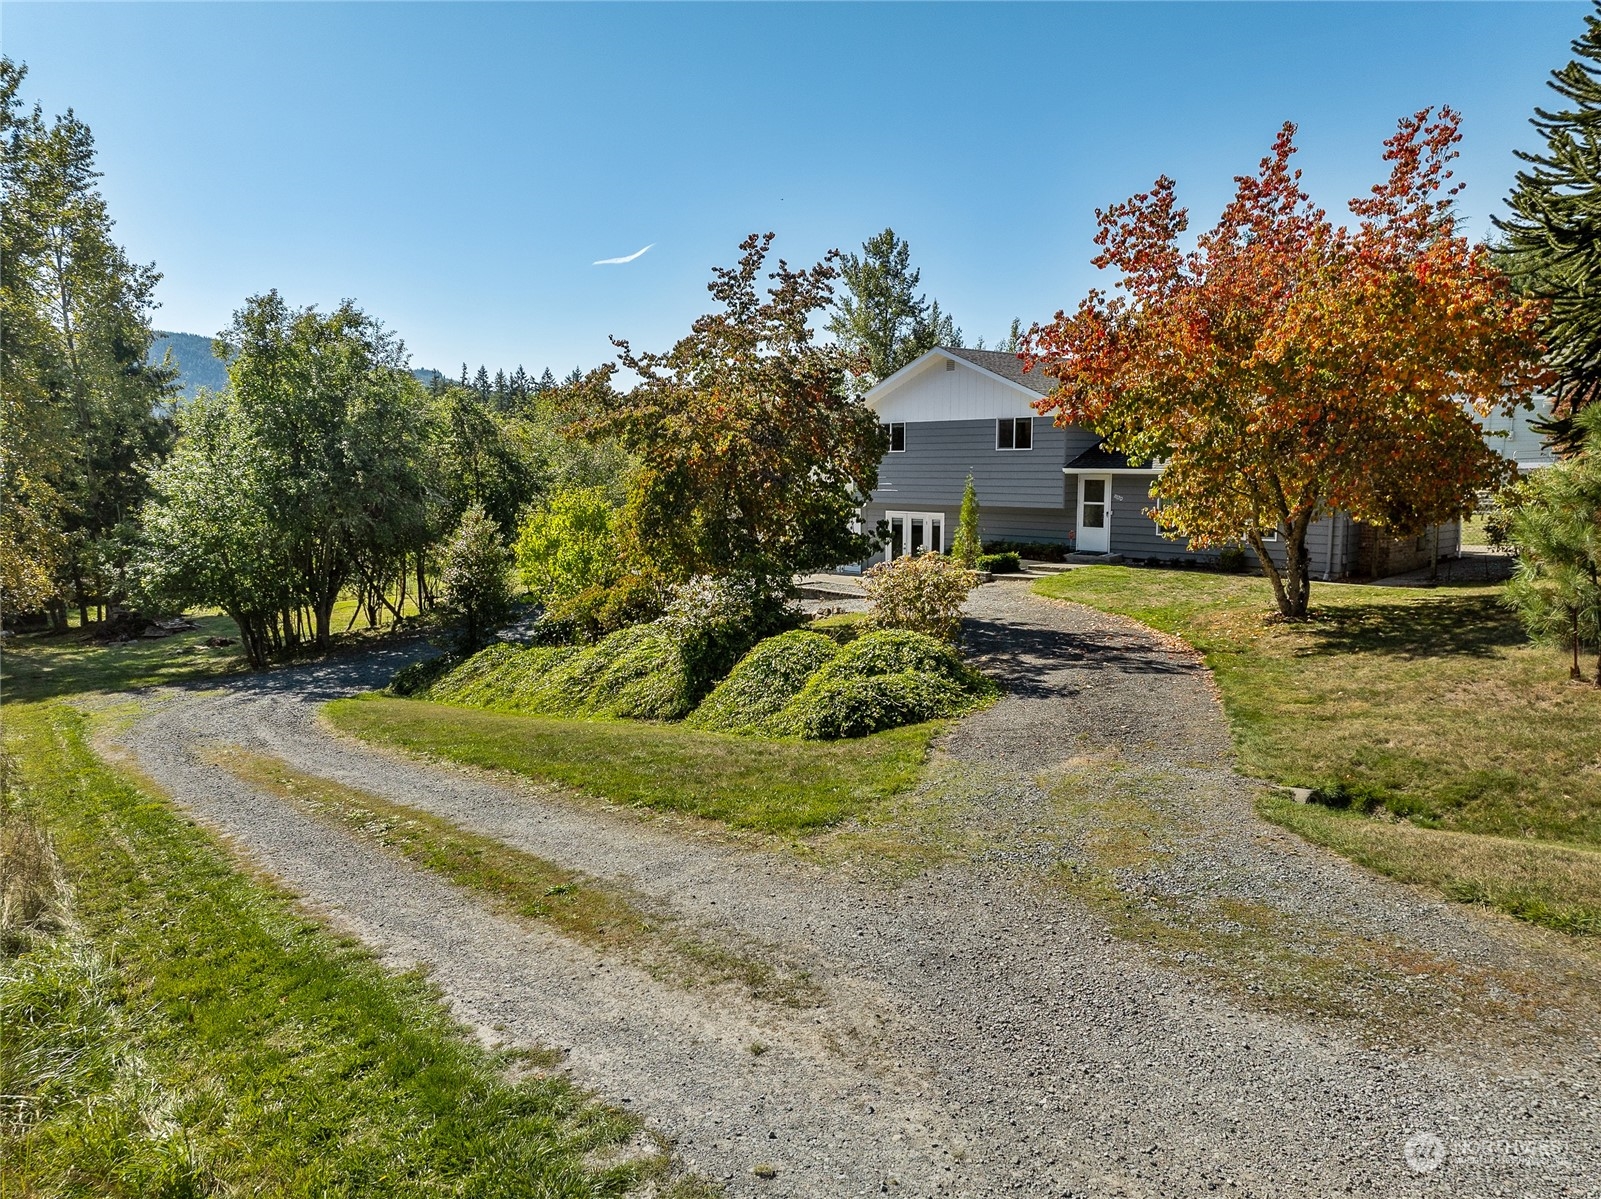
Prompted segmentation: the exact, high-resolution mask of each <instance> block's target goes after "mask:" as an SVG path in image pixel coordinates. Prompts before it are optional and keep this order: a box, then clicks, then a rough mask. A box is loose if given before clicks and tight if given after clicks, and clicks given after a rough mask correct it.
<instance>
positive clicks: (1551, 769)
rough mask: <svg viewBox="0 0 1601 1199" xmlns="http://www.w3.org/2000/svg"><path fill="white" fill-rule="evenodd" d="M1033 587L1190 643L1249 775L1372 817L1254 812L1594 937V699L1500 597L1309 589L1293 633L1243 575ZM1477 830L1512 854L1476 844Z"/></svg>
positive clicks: (1462, 591) (1598, 862)
mask: <svg viewBox="0 0 1601 1199" xmlns="http://www.w3.org/2000/svg"><path fill="white" fill-rule="evenodd" d="M1035 587H1036V590H1037V591H1038V592H1039V593H1040V594H1042V595H1047V596H1052V597H1055V598H1060V599H1067V600H1073V601H1076V602H1078V603H1083V604H1087V605H1089V606H1090V607H1094V608H1099V609H1101V610H1103V611H1107V612H1115V613H1120V614H1122V615H1125V616H1130V617H1133V618H1134V619H1136V620H1139V621H1142V622H1143V623H1145V624H1148V625H1150V626H1152V627H1153V628H1157V629H1160V630H1162V631H1164V632H1168V633H1173V634H1176V635H1178V636H1180V637H1182V638H1183V639H1184V640H1186V641H1188V642H1189V643H1190V644H1191V645H1193V646H1195V647H1196V648H1197V649H1198V650H1200V651H1201V653H1202V654H1203V655H1204V657H1205V659H1206V662H1207V665H1208V666H1210V667H1211V669H1212V672H1213V674H1214V676H1215V677H1216V679H1217V684H1218V688H1219V690H1220V692H1221V694H1222V698H1223V706H1224V709H1225V711H1226V712H1227V714H1228V718H1229V723H1230V726H1231V728H1232V730H1233V734H1234V741H1235V745H1236V748H1237V750H1238V753H1239V759H1240V766H1241V768H1242V769H1243V770H1244V771H1245V772H1246V773H1247V774H1252V775H1255V776H1257V777H1261V778H1265V779H1269V780H1271V781H1274V782H1278V783H1284V784H1289V785H1293V786H1303V787H1313V788H1324V789H1325V790H1329V791H1343V793H1345V794H1346V795H1348V796H1352V797H1354V798H1355V800H1356V802H1357V803H1358V805H1359V806H1361V805H1366V806H1371V807H1374V808H1376V809H1377V812H1376V816H1375V817H1369V818H1361V817H1359V816H1354V815H1351V814H1349V813H1345V812H1337V811H1330V810H1327V809H1323V808H1319V807H1316V806H1309V807H1307V808H1300V809H1297V810H1296V811H1294V812H1291V811H1290V810H1289V809H1286V808H1284V807H1283V806H1282V805H1276V806H1275V805H1273V804H1269V805H1268V806H1266V807H1265V808H1264V812H1265V814H1267V815H1269V816H1270V817H1273V818H1276V819H1278V820H1280V822H1281V823H1285V824H1288V825H1290V826H1291V827H1294V828H1296V829H1297V831H1299V832H1301V833H1303V835H1306V836H1308V837H1310V838H1311V839H1313V840H1318V841H1321V842H1323V843H1325V844H1329V845H1331V846H1333V847H1334V848H1336V849H1340V850H1341V851H1342V852H1346V853H1348V854H1351V856H1353V857H1356V858H1358V859H1359V860H1362V861H1365V862H1366V863H1367V864H1368V865H1371V866H1374V867H1375V868H1378V869H1382V870H1385V871H1386V872H1388V873H1391V874H1395V875H1397V876H1398V877H1403V878H1409V879H1412V880H1413V881H1418V882H1422V883H1425V884H1427V885H1430V886H1434V887H1436V888H1438V889H1439V890H1441V891H1442V892H1443V893H1445V894H1449V895H1452V896H1453V897H1455V898H1461V899H1478V900H1483V901H1487V902H1491V903H1495V904H1496V905H1497V906H1500V907H1503V908H1504V909H1506V910H1508V911H1512V912H1514V913H1515V914H1518V915H1521V916H1524V917H1526V918H1530V919H1536V920H1539V921H1540V922H1541V923H1547V924H1552V925H1553V926H1556V927H1563V928H1567V929H1569V930H1571V931H1597V929H1598V928H1601V925H1598V924H1597V921H1601V856H1598V855H1597V854H1596V853H1595V852H1594V851H1595V850H1597V849H1598V848H1601V689H1598V688H1596V687H1593V686H1589V685H1576V684H1574V683H1571V682H1569V681H1568V678H1567V666H1566V661H1565V659H1564V657H1563V655H1562V654H1561V653H1560V652H1558V651H1556V650H1554V649H1551V648H1548V647H1544V646H1535V645H1531V644H1529V642H1528V640H1527V638H1526V637H1525V636H1524V635H1523V632H1522V630H1521V628H1520V627H1519V625H1518V623H1517V620H1516V619H1515V618H1514V617H1513V615H1512V614H1511V613H1510V612H1509V611H1508V610H1507V609H1506V608H1504V607H1503V606H1502V604H1501V602H1500V591H1501V589H1500V588H1499V587H1496V586H1457V587H1441V588H1438V589H1432V590H1421V589H1402V588H1380V587H1358V586H1346V585H1327V584H1315V585H1314V587H1313V596H1312V601H1313V603H1312V606H1313V619H1312V620H1311V621H1309V622H1307V623H1306V624H1304V625H1286V624H1278V623H1273V622H1270V621H1268V620H1267V619H1266V617H1267V614H1268V613H1269V611H1270V610H1271V608H1272V603H1271V596H1270V592H1269V589H1268V585H1267V583H1266V582H1265V581H1264V580H1262V579H1260V578H1256V577H1243V576H1231V575H1218V574H1210V573H1203V572H1198V571H1196V572H1191V571H1159V570H1139V569H1132V568H1126V567H1092V568H1085V569H1080V570H1074V571H1069V572H1067V573H1065V574H1062V575H1058V576H1055V577H1053V578H1050V579H1045V580H1041V581H1040V582H1039V583H1038V584H1036V585H1035ZM1352 821H1356V822H1357V824H1352V823H1351V822H1352ZM1386 829H1388V830H1390V831H1389V832H1386V831H1385V830H1386ZM1419 829H1426V830H1431V831H1434V832H1438V833H1442V834H1456V835H1457V837H1458V838H1460V837H1461V836H1463V835H1471V840H1469V841H1463V840H1460V839H1456V840H1453V839H1452V838H1451V837H1449V836H1447V837H1445V838H1443V839H1442V838H1433V839H1428V838H1419V837H1415V836H1412V835H1411V834H1412V833H1414V832H1416V831H1417V830H1419ZM1484 836H1490V837H1497V838H1504V839H1509V840H1512V841H1516V842H1517V843H1518V844H1520V845H1522V846H1523V847H1524V848H1525V849H1526V850H1527V851H1528V852H1526V853H1524V854H1522V855H1518V854H1512V853H1505V852H1492V851H1490V848H1489V847H1490V845H1492V844H1493V845H1500V844H1504V842H1495V843H1478V844H1474V842H1475V841H1477V839H1478V838H1481V837H1484ZM1448 844H1450V845H1453V846H1455V848H1453V849H1450V850H1448V849H1447V848H1446V846H1447V845H1448ZM1451 863H1454V865H1449V868H1447V865H1446V864H1451Z"/></svg>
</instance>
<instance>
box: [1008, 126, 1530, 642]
mask: <svg viewBox="0 0 1601 1199" xmlns="http://www.w3.org/2000/svg"><path fill="white" fill-rule="evenodd" d="M1458 125H1459V118H1458V117H1457V115H1456V114H1455V113H1454V112H1452V111H1451V110H1450V109H1448V108H1442V109H1440V110H1439V112H1438V113H1437V114H1436V113H1434V112H1433V110H1430V109H1425V110H1423V111H1422V112H1419V113H1416V114H1415V115H1413V116H1411V117H1407V118H1406V119H1404V120H1402V121H1401V122H1400V125H1399V129H1398V131H1397V132H1396V134H1395V135H1394V136H1393V137H1391V138H1390V139H1389V140H1388V141H1387V142H1385V147H1386V153H1385V160H1386V161H1387V162H1389V163H1390V165H1391V169H1390V176H1389V179H1388V180H1387V181H1386V182H1384V183H1381V184H1379V185H1377V186H1376V187H1374V188H1373V190H1372V194H1371V195H1370V196H1369V197H1367V198H1365V199H1360V200H1353V201H1352V202H1351V204H1350V208H1351V211H1352V213H1353V214H1354V215H1355V217H1356V218H1357V220H1356V223H1355V224H1354V226H1351V227H1347V226H1340V227H1336V226H1335V225H1334V224H1333V223H1332V222H1331V221H1330V220H1329V219H1328V217H1327V216H1326V214H1325V213H1324V211H1323V210H1322V209H1320V208H1318V207H1316V206H1315V205H1314V204H1313V203H1312V202H1311V199H1310V198H1309V197H1308V196H1307V194H1306V193H1305V192H1304V191H1303V190H1302V188H1301V173H1300V172H1299V171H1298V170H1294V169H1292V168H1291V166H1290V159H1291V156H1292V155H1293V154H1294V153H1295V143H1294V135H1295V126H1294V125H1291V124H1286V125H1285V126H1284V127H1283V129H1282V130H1281V131H1280V132H1279V135H1278V137H1277V139H1276V140H1275V142H1274V145H1273V151H1272V153H1271V154H1269V155H1268V156H1267V157H1265V158H1264V159H1262V163H1261V168H1260V170H1259V172H1258V174H1257V175H1255V176H1241V177H1239V178H1238V179H1237V180H1236V182H1237V184H1238V188H1237V191H1236V193H1235V196H1234V199H1233V201H1232V202H1231V203H1230V204H1229V205H1228V207H1227V208H1225V209H1224V211H1223V215H1222V217H1221V218H1220V219H1219V221H1218V223H1217V224H1216V226H1214V227H1213V228H1212V229H1211V230H1210V231H1209V232H1207V233H1205V234H1203V235H1202V236H1200V237H1199V238H1198V239H1197V241H1196V244H1195V246H1194V248H1193V249H1190V250H1186V249H1184V248H1183V247H1182V246H1181V244H1180V239H1181V238H1182V237H1183V235H1184V232H1185V230H1186V228H1187V226H1188V214H1187V213H1186V211H1185V210H1184V209H1182V208H1180V207H1179V206H1178V205H1177V203H1176V200H1175V195H1174V184H1173V181H1172V180H1171V179H1168V178H1166V177H1163V178H1161V179H1158V180H1157V181H1156V185H1155V186H1154V187H1153V188H1152V190H1151V191H1149V192H1144V193H1141V194H1139V195H1136V196H1134V197H1132V198H1131V199H1129V200H1127V201H1125V202H1124V203H1121V204H1116V205H1113V206H1112V207H1111V208H1109V209H1106V210H1105V211H1100V210H1097V212H1096V218H1097V221H1098V223H1099V227H1100V228H1099V232H1098V233H1097V235H1096V238H1095V244H1096V245H1098V246H1099V247H1101V252H1100V254H1099V255H1097V257H1096V258H1095V259H1094V263H1095V265H1096V266H1097V267H1099V268H1101V269H1103V270H1104V269H1115V270H1117V271H1118V272H1120V274H1121V276H1122V278H1121V279H1120V280H1119V281H1118V283H1117V284H1116V289H1117V291H1118V292H1120V293H1121V294H1118V295H1109V294H1108V293H1107V292H1104V291H1100V290H1094V291H1091V292H1090V294H1089V295H1088V296H1087V297H1086V298H1085V299H1084V301H1083V302H1082V303H1081V304H1080V305H1079V307H1078V310H1077V311H1076V312H1074V313H1073V314H1072V315H1068V314H1066V313H1064V312H1058V313H1057V314H1056V317H1055V319H1054V320H1053V321H1052V322H1051V323H1050V324H1048V325H1045V326H1043V327H1042V326H1038V325H1036V326H1035V327H1034V328H1033V329H1032V330H1031V331H1030V333H1029V336H1028V338H1027V339H1026V341H1025V342H1024V346H1023V354H1022V356H1023V358H1024V359H1025V363H1026V365H1028V366H1030V367H1034V366H1038V367H1039V369H1041V370H1042V371H1043V372H1044V373H1045V374H1046V375H1048V376H1051V377H1053V378H1054V379H1055V380H1056V381H1057V386H1056V388H1055V390H1053V391H1052V392H1051V394H1050V395H1049V396H1048V397H1046V398H1045V399H1044V400H1043V401H1041V402H1040V403H1039V405H1038V407H1039V409H1040V411H1041V412H1044V413H1054V414H1055V415H1056V419H1057V422H1058V423H1060V424H1068V423H1072V424H1081V425H1086V426H1088V427H1090V428H1093V429H1094V430H1095V431H1096V432H1098V433H1100V434H1101V435H1102V436H1103V437H1104V438H1105V441H1106V445H1107V447H1108V448H1110V449H1113V450H1117V451H1120V452H1122V453H1125V454H1127V455H1128V456H1129V458H1130V459H1131V460H1140V461H1143V460H1146V459H1152V458H1155V459H1158V460H1165V463H1166V465H1165V468H1164V470H1163V472H1162V474H1161V476H1160V478H1159V480H1158V482H1157V485H1156V487H1155V494H1156V495H1158V496H1159V497H1160V499H1161V523H1162V525H1163V528H1164V530H1166V531H1169V532H1170V534H1171V535H1174V536H1182V537H1187V538H1188V539H1189V541H1190V543H1191V544H1192V545H1194V546H1196V547H1198V548H1199V547H1206V546H1213V545H1220V544H1229V543H1234V542H1239V541H1244V542H1246V543H1247V544H1249V545H1250V546H1251V547H1252V548H1253V549H1254V550H1255V551H1256V555H1257V557H1258V558H1259V559H1260V560H1261V562H1262V568H1263V572H1264V573H1265V574H1266V575H1267V577H1268V578H1269V579H1270V580H1271V581H1272V584H1273V590H1274V595H1275V597H1276V599H1277V601H1278V606H1279V611H1280V612H1281V613H1282V614H1283V615H1284V616H1285V617H1286V618H1289V619H1293V620H1299V619H1303V618H1305V616H1306V612H1307V601H1308V598H1309V594H1310V587H1311V577H1310V570H1309V564H1308V556H1307V552H1306V536H1307V530H1308V529H1309V528H1310V527H1311V526H1312V524H1313V523H1314V522H1315V521H1316V520H1318V519H1319V518H1320V517H1322V516H1325V515H1327V514H1328V513H1330V512H1333V511H1336V510H1338V511H1343V512H1345V513H1347V514H1349V515H1350V516H1352V517H1354V518H1355V519H1357V520H1359V521H1363V522H1365V523H1369V524H1373V525H1377V526H1380V527H1382V528H1385V529H1387V530H1390V531H1391V532H1393V533H1395V534H1398V535H1408V534H1412V533H1416V532H1419V531H1421V530H1422V529H1423V528H1424V527H1426V526H1427V525H1429V524H1431V523H1434V522H1436V521H1442V520H1449V519H1451V518H1452V517H1455V516H1459V515H1463V514H1465V513H1466V512H1468V511H1470V510H1471V508H1472V505H1473V502H1474V491H1475V490H1476V489H1477V488H1480V487H1485V486H1493V485H1495V484H1496V483H1498V482H1499V481H1501V479H1502V478H1503V476H1504V472H1506V471H1507V470H1508V469H1510V468H1509V465H1508V464H1507V463H1506V462H1504V460H1503V459H1502V458H1501V457H1500V455H1498V454H1497V453H1495V452H1494V451H1493V450H1491V449H1490V448H1489V447H1488V446H1487V445H1486V444H1485V441H1484V438H1483V436H1482V430H1481V425H1480V423H1479V420H1480V419H1481V418H1482V417H1484V416H1487V415H1488V414H1489V413H1490V412H1491V411H1493V410H1496V409H1511V408H1513V407H1515V406H1517V405H1519V404H1526V403H1527V402H1528V396H1529V394H1530V393H1531V392H1532V390H1533V389H1534V387H1535V386H1536V385H1537V384H1538V383H1539V382H1540V379H1541V373H1540V368H1539V366H1538V357H1539V343H1538V340H1537V338H1536V337H1535V335H1534V332H1533V329H1534V321H1535V318H1536V316H1537V309H1536V306H1535V304H1534V303H1533V302H1531V301H1527V300H1523V299H1520V298H1519V297H1518V296H1517V295H1515V294H1514V293H1513V291H1512V290H1511V288H1510V287H1509V285H1508V283H1507V280H1506V279H1505V277H1504V276H1503V275H1502V274H1501V273H1500V272H1499V271H1498V270H1496V268H1495V267H1494V266H1493V265H1492V264H1491V262H1490V258H1489V254H1488V251H1487V250H1486V248H1485V247H1484V246H1483V245H1477V244H1473V243H1471V242H1470V241H1469V240H1468V239H1467V238H1466V237H1464V236H1463V235H1462V234H1461V232H1460V231H1459V224H1458V218H1457V215H1456V211H1455V197H1456V194H1457V192H1458V191H1460V185H1459V184H1458V185H1452V184H1450V182H1449V181H1450V179H1451V170H1450V165H1449V164H1450V163H1451V161H1452V160H1453V159H1454V158H1455V157H1456V150H1455V146H1456V143H1457V142H1458V141H1459V140H1460V134H1459V132H1458ZM1274 531H1277V533H1278V535H1279V537H1280V538H1281V539H1282V540H1281V541H1280V542H1279V543H1278V544H1279V545H1280V546H1282V549H1283V560H1282V562H1281V561H1279V560H1278V559H1276V558H1275V557H1274V556H1273V555H1272V554H1270V552H1269V550H1268V541H1269V539H1270V538H1271V537H1272V535H1273V532H1274Z"/></svg>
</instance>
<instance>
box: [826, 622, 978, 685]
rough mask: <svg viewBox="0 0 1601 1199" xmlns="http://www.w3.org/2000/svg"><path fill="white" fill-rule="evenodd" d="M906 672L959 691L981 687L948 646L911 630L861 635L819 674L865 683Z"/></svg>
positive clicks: (891, 630) (883, 631)
mask: <svg viewBox="0 0 1601 1199" xmlns="http://www.w3.org/2000/svg"><path fill="white" fill-rule="evenodd" d="M908 670H910V671H915V672H917V673H919V674H932V675H938V676H940V677H941V678H945V679H949V680H950V681H951V682H952V683H955V684H956V685H957V686H959V687H962V688H969V687H975V686H982V682H981V680H983V676H982V675H980V674H979V673H978V672H977V671H975V670H973V669H972V668H971V667H969V666H967V665H965V664H964V663H963V662H962V659H961V655H959V654H958V653H957V652H956V650H955V649H954V648H952V647H951V646H950V645H949V644H947V643H946V642H944V641H941V640H939V638H937V637H930V636H929V635H928V634H927V633H914V632H912V631H911V630H910V629H875V630H874V631H873V632H871V633H864V634H863V635H862V636H860V637H858V638H857V639H856V640H855V641H852V642H851V643H850V644H849V645H847V646H845V648H844V649H842V650H840V652H839V656H838V657H837V658H835V659H834V660H833V661H832V662H830V663H828V665H827V666H825V667H823V671H822V673H823V676H824V677H825V678H828V679H836V678H840V679H844V678H856V679H865V678H876V677H878V676H880V675H886V674H901V673H902V672H904V671H908Z"/></svg>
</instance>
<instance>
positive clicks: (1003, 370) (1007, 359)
mask: <svg viewBox="0 0 1601 1199" xmlns="http://www.w3.org/2000/svg"><path fill="white" fill-rule="evenodd" d="M940 349H942V350H944V351H945V352H946V353H947V354H954V355H956V357H958V358H962V359H965V360H966V361H968V362H971V363H972V364H973V365H974V366H981V367H983V368H984V369H985V370H987V371H990V372H992V373H994V374H997V375H999V376H1001V378H1003V379H1010V380H1011V381H1012V382H1013V383H1021V384H1022V385H1023V386H1024V387H1026V388H1028V389H1029V390H1030V391H1037V392H1039V394H1040V395H1042V396H1043V395H1050V393H1051V388H1053V387H1055V386H1056V380H1055V379H1048V378H1046V377H1045V376H1044V375H1043V374H1041V373H1040V372H1039V369H1038V368H1036V369H1034V370H1031V371H1029V372H1028V373H1027V374H1025V373H1024V372H1023V364H1022V362H1020V361H1019V360H1018V357H1017V355H1016V354H1010V353H1008V352H1007V351H1005V350H959V349H957V348H956V347H955V346H941V347H940Z"/></svg>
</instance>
